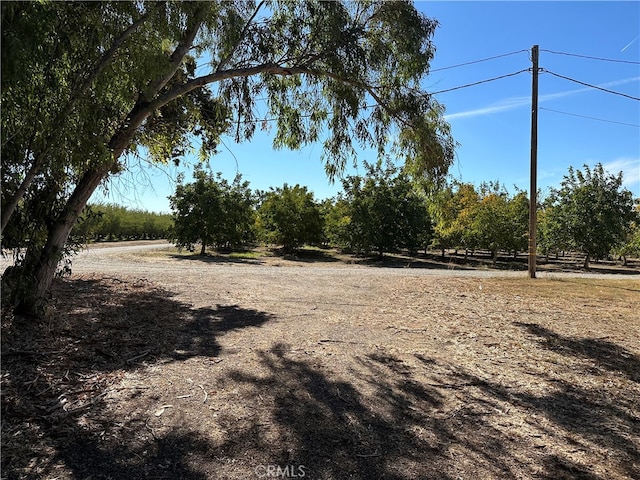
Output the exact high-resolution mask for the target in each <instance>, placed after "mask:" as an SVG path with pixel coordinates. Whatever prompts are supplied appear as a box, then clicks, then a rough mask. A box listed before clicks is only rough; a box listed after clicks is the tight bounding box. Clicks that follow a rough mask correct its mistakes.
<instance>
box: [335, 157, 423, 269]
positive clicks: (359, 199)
mask: <svg viewBox="0 0 640 480" xmlns="http://www.w3.org/2000/svg"><path fill="white" fill-rule="evenodd" d="M365 168H366V170H367V172H366V175H365V176H364V177H363V176H360V175H354V176H349V177H347V178H346V179H345V180H343V182H342V183H343V188H344V191H345V199H346V200H347V202H348V212H349V217H350V221H349V224H348V227H347V229H346V230H347V232H348V234H349V242H350V246H351V248H353V249H354V250H356V251H360V252H364V253H370V252H372V251H375V252H377V253H378V256H379V257H382V256H383V255H384V254H385V253H386V252H393V251H397V250H399V249H401V248H406V249H407V250H409V252H410V253H411V254H415V253H416V251H417V250H418V249H420V248H425V247H426V246H427V245H428V244H429V242H430V241H431V233H432V225H431V219H430V217H429V212H428V209H427V204H426V199H425V198H424V196H422V195H419V194H418V193H417V191H416V189H415V188H414V187H415V185H414V183H413V182H411V181H410V179H409V177H408V176H407V174H406V173H404V172H401V171H399V170H398V168H396V167H394V166H391V165H390V166H386V167H385V168H383V167H382V164H381V163H378V164H376V165H370V164H368V163H366V162H365Z"/></svg>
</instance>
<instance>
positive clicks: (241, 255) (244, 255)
mask: <svg viewBox="0 0 640 480" xmlns="http://www.w3.org/2000/svg"><path fill="white" fill-rule="evenodd" d="M265 256H268V253H267V252H257V251H255V250H248V251H246V252H231V253H230V254H229V258H234V259H239V260H255V259H257V258H260V257H265Z"/></svg>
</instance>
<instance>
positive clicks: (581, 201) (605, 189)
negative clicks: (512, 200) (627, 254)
mask: <svg viewBox="0 0 640 480" xmlns="http://www.w3.org/2000/svg"><path fill="white" fill-rule="evenodd" d="M545 207H546V209H545V213H544V215H543V221H544V222H545V223H544V227H543V229H542V230H543V232H544V235H548V236H549V237H550V238H552V239H557V240H558V243H559V244H560V245H562V246H567V247H568V248H570V249H574V250H576V251H579V252H582V253H584V254H585V267H587V268H588V266H589V260H590V259H591V258H596V259H598V258H604V257H605V256H607V255H608V254H609V253H610V252H611V251H612V249H614V248H616V247H620V246H621V245H622V244H623V243H624V241H625V239H626V238H627V235H628V234H629V230H630V228H631V224H632V222H633V221H634V220H635V219H636V213H635V212H634V209H633V197H632V194H631V192H630V191H629V190H627V189H626V188H623V187H622V172H620V173H619V174H618V175H611V174H608V173H606V172H605V170H604V168H603V166H602V164H597V165H596V166H595V167H594V168H593V169H590V168H589V167H588V166H587V165H585V166H584V171H581V170H574V169H573V168H572V167H570V168H569V173H568V174H567V175H566V176H565V177H564V179H563V181H562V182H561V184H560V188H559V189H553V190H552V192H551V195H550V197H549V199H548V201H547V202H546V204H545ZM545 241H546V240H545Z"/></svg>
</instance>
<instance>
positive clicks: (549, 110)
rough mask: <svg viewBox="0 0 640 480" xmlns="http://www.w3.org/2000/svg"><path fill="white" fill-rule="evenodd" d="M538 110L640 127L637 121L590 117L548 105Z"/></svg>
mask: <svg viewBox="0 0 640 480" xmlns="http://www.w3.org/2000/svg"><path fill="white" fill-rule="evenodd" d="M538 110H546V111H548V112H554V113H561V114H563V115H571V116H572V117H580V118H588V119H589V120H597V121H599V122H606V123H615V124H618V125H627V126H629V127H636V128H640V125H639V124H635V123H625V122H617V121H615V120H607V119H604V118H597V117H589V116H587V115H579V114H577V113H570V112H563V111H561V110H553V109H551V108H546V107H538Z"/></svg>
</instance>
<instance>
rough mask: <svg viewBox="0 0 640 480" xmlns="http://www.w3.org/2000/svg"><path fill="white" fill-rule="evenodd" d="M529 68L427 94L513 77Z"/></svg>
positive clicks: (436, 93)
mask: <svg viewBox="0 0 640 480" xmlns="http://www.w3.org/2000/svg"><path fill="white" fill-rule="evenodd" d="M529 70H530V69H528V68H525V69H523V70H519V71H517V72H513V73H507V74H506V75H500V76H499V77H493V78H488V79H486V80H480V81H478V82H473V83H467V84H466V85H460V86H458V87H453V88H447V89H446V90H440V91H438V92H431V93H430V94H429V95H438V94H439V93H446V92H452V91H453V90H460V89H461V88H467V87H473V86H475V85H480V84H482V83H488V82H493V81H495V80H501V79H503V78H507V77H513V76H515V75H520V74H521V73H524V72H528V71H529Z"/></svg>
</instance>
